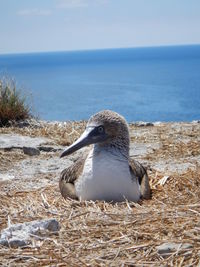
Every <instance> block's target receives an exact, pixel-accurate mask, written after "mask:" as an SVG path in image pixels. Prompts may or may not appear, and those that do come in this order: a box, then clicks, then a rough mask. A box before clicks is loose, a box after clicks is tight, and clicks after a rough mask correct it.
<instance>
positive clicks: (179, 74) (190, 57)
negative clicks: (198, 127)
mask: <svg viewBox="0 0 200 267" xmlns="http://www.w3.org/2000/svg"><path fill="white" fill-rule="evenodd" d="M5 75H6V76H11V77H12V78H14V79H15V80H16V82H17V84H18V87H21V88H23V89H25V92H28V94H30V93H31V95H32V99H33V107H34V111H35V114H36V115H39V117H40V118H41V119H45V120H51V121H52V120H60V121H67V120H81V119H88V118H89V117H90V116H91V115H92V114H94V113H95V112H97V111H100V110H102V109H112V110H114V111H117V112H119V113H121V114H122V115H123V116H125V117H126V119H127V120H128V121H141V120H142V121H192V120H199V119H200V45H191V46H174V47H173V46H171V47H151V48H128V49H108V50H93V51H92V50H91V51H76V52H51V53H31V54H10V55H0V76H1V77H2V76H5Z"/></svg>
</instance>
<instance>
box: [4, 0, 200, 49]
mask: <svg viewBox="0 0 200 267" xmlns="http://www.w3.org/2000/svg"><path fill="white" fill-rule="evenodd" d="M175 44H200V0H34V1H31V0H29V1H27V0H0V53H1V54H2V53H16V52H38V51H63V50H84V49H98V48H116V47H136V46H159V45H175Z"/></svg>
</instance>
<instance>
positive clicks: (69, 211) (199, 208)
mask: <svg viewBox="0 0 200 267" xmlns="http://www.w3.org/2000/svg"><path fill="white" fill-rule="evenodd" d="M84 125H85V122H81V123H68V124H66V126H65V127H61V126H60V125H59V124H51V125H47V124H46V125H45V124H44V125H43V127H42V128H38V129H33V128H30V127H29V128H25V129H20V128H14V127H13V128H3V129H1V133H8V132H15V133H21V134H24V135H31V136H48V137H50V138H52V140H54V141H55V142H56V143H58V144H65V145H66V144H69V143H71V142H72V141H73V140H74V139H75V138H76V137H77V136H78V135H79V132H81V131H82V129H83V127H84ZM131 132H132V133H133V134H132V135H131V140H132V142H136V143H141V142H143V143H150V142H154V143H159V144H160V147H159V148H158V149H155V150H154V151H153V152H151V153H149V154H147V155H146V156H144V157H143V158H142V161H143V162H146V163H147V164H148V165H149V166H150V168H149V175H150V179H151V186H152V199H151V200H149V201H142V202H141V203H138V204H134V203H130V202H124V203H118V204H110V203H104V202H82V203H80V202H77V201H72V200H64V199H62V197H61V196H60V193H59V191H58V186H57V183H55V185H52V186H48V187H46V188H41V189H40V190H31V189H30V190H29V191H24V190H19V188H16V187H15V181H14V182H13V183H12V184H11V183H2V184H0V185H1V192H0V229H3V228H5V227H6V226H7V221H8V218H10V220H11V221H12V223H18V222H25V221H32V220H35V219H44V218H48V217H54V218H57V219H58V221H59V222H60V225H61V230H60V232H59V234H58V235H57V236H56V235H52V236H51V237H49V238H47V239H40V240H37V241H35V243H34V246H33V247H27V248H23V249H12V248H5V247H0V262H1V264H2V265H3V266H199V264H200V260H199V259H200V201H199V200H200V163H199V160H198V159H199V158H200V145H199V144H200V135H199V132H200V124H178V125H177V127H174V124H162V125H160V126H154V127H143V128H138V127H135V126H134V125H131ZM9 153H10V154H9ZM12 153H13V154H12ZM9 156H10V157H11V156H12V158H13V160H14V159H15V160H20V157H23V156H22V155H21V156H18V158H17V157H16V158H15V156H14V152H0V168H2V167H3V166H4V168H5V164H7V163H8V164H10V163H9ZM3 160H4V161H3ZM159 160H163V161H165V162H166V164H167V163H170V164H173V162H180V163H187V162H190V163H192V164H193V168H187V169H186V170H183V171H182V172H176V171H174V172H173V171H170V169H169V170H167V169H166V171H164V172H162V171H159V170H157V169H156V168H155V167H154V166H155V164H156V163H157V162H158V161H159ZM166 175H167V180H166V182H164V183H163V184H162V185H161V184H160V180H161V179H162V178H163V176H166ZM166 242H170V243H172V242H174V243H178V244H180V246H179V249H178V250H176V251H174V252H173V253H172V254H170V255H169V256H168V257H162V256H161V255H160V254H159V253H158V251H157V249H156V246H158V245H161V244H163V243H166ZM185 243H190V244H191V245H192V248H189V249H182V248H181V245H182V244H185ZM1 264H0V265H1Z"/></svg>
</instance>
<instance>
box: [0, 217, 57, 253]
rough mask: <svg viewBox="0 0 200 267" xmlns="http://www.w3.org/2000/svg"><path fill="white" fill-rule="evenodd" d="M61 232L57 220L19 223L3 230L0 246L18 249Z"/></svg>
mask: <svg viewBox="0 0 200 267" xmlns="http://www.w3.org/2000/svg"><path fill="white" fill-rule="evenodd" d="M59 230H60V226H59V223H58V221H57V220H56V219H47V220H41V221H32V222H25V223H18V224H14V225H11V226H10V227H8V228H6V229H4V230H2V232H1V237H0V245H3V246H7V247H12V248H17V247H24V246H27V245H30V244H32V239H33V237H34V238H36V239H37V238H38V239H40V238H43V239H45V237H48V236H49V234H50V233H56V232H58V231H59Z"/></svg>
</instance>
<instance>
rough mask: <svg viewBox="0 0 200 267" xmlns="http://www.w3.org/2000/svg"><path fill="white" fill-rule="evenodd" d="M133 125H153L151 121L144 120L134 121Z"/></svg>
mask: <svg viewBox="0 0 200 267" xmlns="http://www.w3.org/2000/svg"><path fill="white" fill-rule="evenodd" d="M134 125H135V126H137V127H144V126H154V124H153V123H152V122H144V121H138V122H135V123H134Z"/></svg>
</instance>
